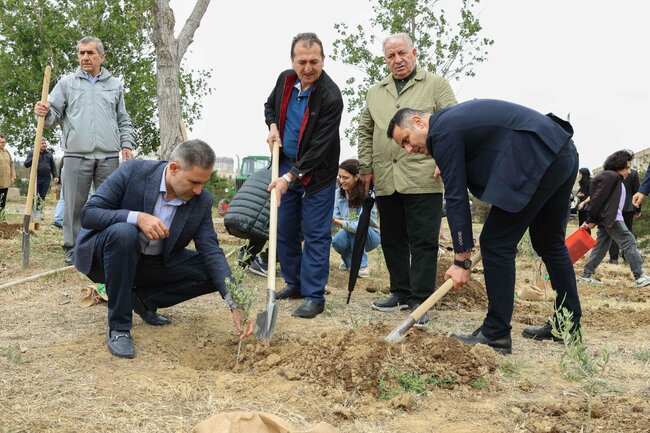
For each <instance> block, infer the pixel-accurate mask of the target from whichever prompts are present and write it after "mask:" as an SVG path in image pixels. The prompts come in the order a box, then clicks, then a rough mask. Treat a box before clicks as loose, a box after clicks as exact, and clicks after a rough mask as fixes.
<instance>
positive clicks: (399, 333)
mask: <svg viewBox="0 0 650 433" xmlns="http://www.w3.org/2000/svg"><path fill="white" fill-rule="evenodd" d="M413 325H415V319H414V318H413V317H411V315H409V316H408V317H407V318H406V319H404V321H403V322H402V323H400V324H399V325H398V326H396V327H395V329H393V330H392V331H391V332H390V334H388V336H386V337H384V340H385V341H388V342H389V343H399V342H400V341H402V340H403V339H404V335H406V332H407V331H408V330H409V329H411V327H412V326H413Z"/></svg>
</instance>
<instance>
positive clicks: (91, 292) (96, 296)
mask: <svg viewBox="0 0 650 433" xmlns="http://www.w3.org/2000/svg"><path fill="white" fill-rule="evenodd" d="M107 299H108V298H107ZM107 299H104V296H102V295H101V294H100V293H99V292H98V291H97V287H95V286H90V285H89V286H84V287H82V288H81V298H80V299H79V304H80V305H81V306H82V307H92V306H93V305H97V304H101V303H102V302H106V300H107Z"/></svg>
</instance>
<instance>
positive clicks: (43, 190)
mask: <svg viewBox="0 0 650 433" xmlns="http://www.w3.org/2000/svg"><path fill="white" fill-rule="evenodd" d="M49 190H50V178H49V175H48V177H47V179H37V180H36V193H37V194H38V196H39V197H40V200H39V201H38V205H37V210H43V206H44V205H45V197H46V196H47V192H48V191H49Z"/></svg>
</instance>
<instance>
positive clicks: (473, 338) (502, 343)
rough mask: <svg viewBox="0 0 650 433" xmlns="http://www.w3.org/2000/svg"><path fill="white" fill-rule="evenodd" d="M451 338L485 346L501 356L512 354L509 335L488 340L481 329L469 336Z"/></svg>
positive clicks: (457, 335)
mask: <svg viewBox="0 0 650 433" xmlns="http://www.w3.org/2000/svg"><path fill="white" fill-rule="evenodd" d="M451 336H452V337H454V338H455V339H457V340H460V341H462V342H463V343H467V344H472V345H473V344H486V345H488V346H490V347H491V348H492V349H494V350H495V351H497V352H498V353H501V354H502V355H509V354H510V353H512V338H510V335H508V336H507V337H503V338H496V339H494V340H490V339H489V338H487V337H486V336H485V335H483V333H482V332H481V328H478V329H477V330H476V331H474V332H472V333H471V334H470V335H461V334H451Z"/></svg>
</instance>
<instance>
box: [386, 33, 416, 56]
mask: <svg viewBox="0 0 650 433" xmlns="http://www.w3.org/2000/svg"><path fill="white" fill-rule="evenodd" d="M393 39H403V40H404V42H406V45H408V47H409V48H415V46H414V45H413V40H412V39H411V37H410V36H409V35H408V33H395V34H394V35H390V36H388V37H387V38H386V39H384V41H383V42H382V43H381V50H382V52H383V53H384V54H386V44H387V43H389V42H390V41H392V40H393Z"/></svg>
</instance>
